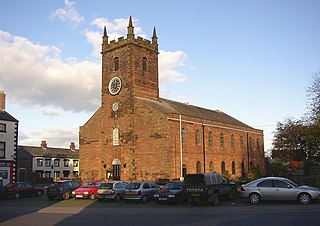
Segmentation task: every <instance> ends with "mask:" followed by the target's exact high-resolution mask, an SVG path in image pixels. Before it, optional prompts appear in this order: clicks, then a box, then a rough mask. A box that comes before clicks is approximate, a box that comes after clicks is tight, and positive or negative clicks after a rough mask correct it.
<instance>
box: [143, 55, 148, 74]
mask: <svg viewBox="0 0 320 226" xmlns="http://www.w3.org/2000/svg"><path fill="white" fill-rule="evenodd" d="M142 71H147V58H145V57H143V58H142Z"/></svg>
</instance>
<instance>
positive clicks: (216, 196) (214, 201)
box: [211, 193, 219, 206]
mask: <svg viewBox="0 0 320 226" xmlns="http://www.w3.org/2000/svg"><path fill="white" fill-rule="evenodd" d="M211 200H212V205H214V206H216V205H218V204H219V194H218V193H214V194H213V195H212V197H211Z"/></svg>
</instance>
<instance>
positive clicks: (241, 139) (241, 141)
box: [240, 136, 244, 149]
mask: <svg viewBox="0 0 320 226" xmlns="http://www.w3.org/2000/svg"><path fill="white" fill-rule="evenodd" d="M240 148H241V149H243V148H244V142H243V136H240Z"/></svg>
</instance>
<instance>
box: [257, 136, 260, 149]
mask: <svg viewBox="0 0 320 226" xmlns="http://www.w3.org/2000/svg"><path fill="white" fill-rule="evenodd" d="M257 151H260V141H259V138H258V139H257Z"/></svg>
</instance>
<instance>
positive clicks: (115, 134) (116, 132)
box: [112, 128, 120, 146]
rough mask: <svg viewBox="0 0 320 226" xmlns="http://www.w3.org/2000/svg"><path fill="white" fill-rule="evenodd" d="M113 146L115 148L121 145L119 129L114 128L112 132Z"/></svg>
mask: <svg viewBox="0 0 320 226" xmlns="http://www.w3.org/2000/svg"><path fill="white" fill-rule="evenodd" d="M112 144H113V146H117V145H120V139H119V129H118V128H114V129H113V131H112Z"/></svg>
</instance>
